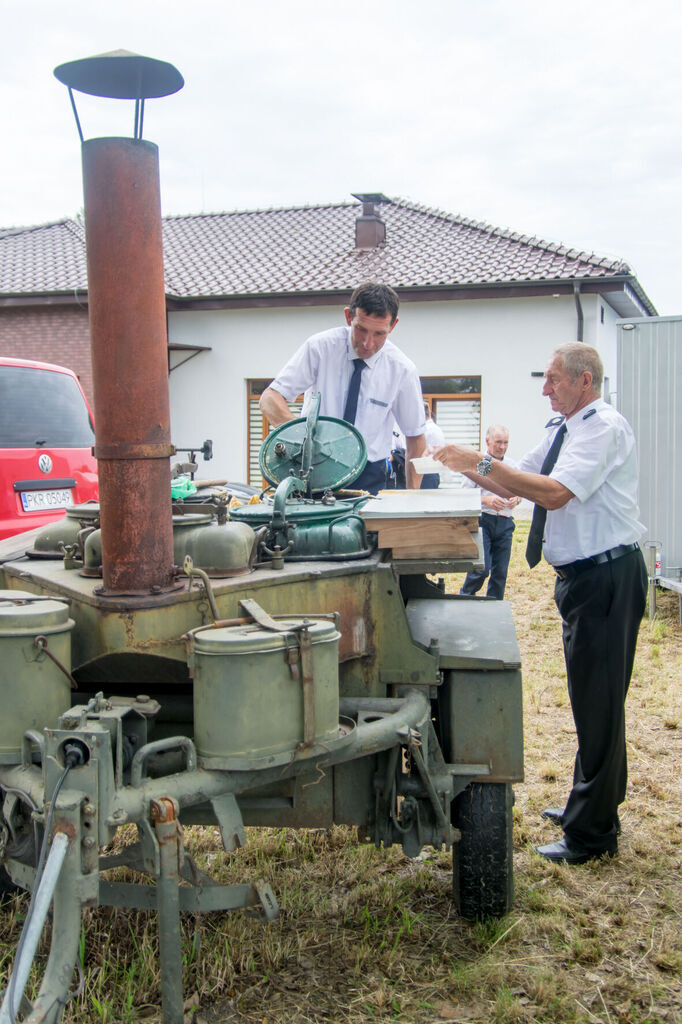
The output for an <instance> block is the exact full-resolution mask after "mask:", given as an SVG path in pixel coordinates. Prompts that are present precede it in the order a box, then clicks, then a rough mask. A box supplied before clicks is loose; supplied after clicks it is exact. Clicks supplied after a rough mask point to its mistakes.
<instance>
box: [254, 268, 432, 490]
mask: <svg viewBox="0 0 682 1024" xmlns="http://www.w3.org/2000/svg"><path fill="white" fill-rule="evenodd" d="M398 306H399V300H398V296H397V295H396V293H395V292H394V291H393V289H392V288H389V287H388V285H382V284H375V283H374V282H366V283H365V284H362V285H360V286H359V287H358V288H356V289H355V291H354V292H353V294H352V295H351V298H350V303H349V305H348V306H346V308H345V310H344V315H345V319H346V326H345V327H334V328H332V329H331V330H329V331H322V332H321V333H320V334H314V335H313V336H312V337H310V338H308V340H307V341H306V342H304V343H303V345H302V346H301V347H300V348H299V349H298V350H297V351H296V352H295V353H294V355H293V356H292V357H291V359H290V360H289V362H288V363H287V364H286V365H285V366H284V367H283V368H282V370H280V372H279V373H278V375H277V377H276V378H275V380H273V382H272V384H270V386H269V387H268V388H266V389H265V391H264V392H263V394H262V395H261V398H260V407H261V410H262V411H263V413H264V415H265V416H266V417H267V419H268V420H269V421H270V423H271V424H272V425H273V426H274V427H278V426H280V424H282V423H286V422H287V421H288V420H292V419H295V416H294V414H293V413H292V412H291V411H290V409H289V406H288V405H287V402H293V401H294V400H295V399H296V398H297V396H298V395H300V394H301V392H305V395H304V401H303V409H302V415H303V416H305V415H306V414H307V412H308V409H309V407H310V403H311V402H312V396H313V394H315V393H317V392H319V394H320V396H321V401H320V414H321V415H322V416H335V417H336V418H338V419H346V420H348V422H350V423H354V424H355V426H356V427H357V429H358V430H359V431H360V433H361V434H362V436H363V438H364V440H365V444H366V445H367V466H366V467H365V469H364V470H363V472H362V473H361V474H360V476H359V477H357V479H356V480H355V481H354V482H353V484H352V486H354V487H359V488H364V489H365V490H368V491H371V492H372V493H373V494H376V493H377V491H378V490H380V489H381V488H382V487H384V485H385V482H386V459H387V458H388V457H389V456H390V452H391V446H392V437H393V425H394V422H395V423H397V424H398V426H399V428H400V430H401V431H402V433H403V434H404V435H405V443H406V449H407V452H406V470H407V486H408V487H416V488H418V487H419V484H420V482H421V476H420V475H419V474H417V473H415V471H414V469H413V467H412V463H411V461H410V460H411V459H413V458H417V457H418V456H419V455H421V454H422V453H423V451H424V448H425V441H424V407H423V404H422V403H423V399H422V393H421V383H420V380H419V374H418V373H417V369H416V367H415V365H414V363H413V362H412V361H411V360H410V359H408V358H407V356H406V355H404V353H402V352H401V351H400V349H399V348H397V347H396V346H395V345H394V344H393V343H392V342H391V341H390V340H389V337H388V336H389V334H390V333H391V332H392V330H393V328H394V327H395V326H396V324H397V323H398Z"/></svg>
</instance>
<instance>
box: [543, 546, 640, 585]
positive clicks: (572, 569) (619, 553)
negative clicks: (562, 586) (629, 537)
mask: <svg viewBox="0 0 682 1024" xmlns="http://www.w3.org/2000/svg"><path fill="white" fill-rule="evenodd" d="M638 548H639V544H618V545H617V546H616V547H615V548H609V550H608V551H600V552H599V554H598V555H592V556H591V557H590V558H579V559H578V560H577V562H569V563H568V565H555V566H553V568H554V572H555V573H556V574H557V576H558V577H559V579H560V580H568V579H570V578H571V577H572V576H576V575H577V574H578V573H581V572H587V571H588V569H594V568H595V566H597V565H603V564H604V562H615V560H616V559H617V558H622V557H623V555H629V554H630V552H631V551H637V549H638Z"/></svg>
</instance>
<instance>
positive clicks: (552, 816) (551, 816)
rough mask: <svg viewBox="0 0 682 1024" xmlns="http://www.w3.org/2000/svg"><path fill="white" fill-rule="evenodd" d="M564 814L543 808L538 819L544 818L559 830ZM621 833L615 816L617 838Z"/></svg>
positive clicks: (555, 809)
mask: <svg viewBox="0 0 682 1024" xmlns="http://www.w3.org/2000/svg"><path fill="white" fill-rule="evenodd" d="M563 816H564V812H563V811H562V810H560V809H559V808H558V807H545V809H544V811H543V812H542V813H541V815H540V817H541V818H544V820H545V821H551V823H552V825H558V826H559V828H561V821H562V819H563ZM620 833H621V828H620V818H619V817H618V816H616V835H617V836H619V835H620Z"/></svg>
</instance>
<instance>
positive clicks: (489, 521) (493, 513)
mask: <svg viewBox="0 0 682 1024" xmlns="http://www.w3.org/2000/svg"><path fill="white" fill-rule="evenodd" d="M485 443H486V448H487V450H488V454H489V455H490V456H491V457H492V458H493V459H497V460H498V461H500V462H502V461H504V462H505V464H506V465H508V466H514V467H515V466H516V463H515V462H514V461H513V459H510V458H508V457H507V458H505V456H506V455H507V448H508V446H509V431H508V430H507V428H506V427H503V426H501V425H499V424H495V425H493V426H490V427H488V429H487V430H486V432H485ZM464 486H465V487H476V486H477V484H475V483H473V481H471V480H469V479H468V478H467V477H465V478H464ZM480 491H481V517H480V519H479V520H478V522H479V526H480V527H481V537H482V540H483V555H484V559H485V569H479V570H477V571H474V572H468V573H467V574H466V578H465V580H464V583H463V585H462V589H461V590H460V594H466V595H467V596H468V597H473V595H474V594H477V593H478V591H479V590H480V589H481V587H482V586H483V584H484V583H485V581H486V579H487V578H488V576H489V577H490V580H489V582H488V590H487V592H486V593H487V597H494V598H495V599H496V600H497V601H501V600H502V599H503V598H504V589H505V587H506V585H507V572H508V571H509V558H510V555H511V546H512V537H513V535H514V528H515V524H514V518H513V515H512V512H513V509H514V508H516V506H517V505H518V503H519V501H520V500H521V499H520V498H517V497H515V496H514V497H511V498H501V497H500V496H499V495H498V494H494V493H493V491H489V490H487V489H486V488H485V487H482V486H481V487H480Z"/></svg>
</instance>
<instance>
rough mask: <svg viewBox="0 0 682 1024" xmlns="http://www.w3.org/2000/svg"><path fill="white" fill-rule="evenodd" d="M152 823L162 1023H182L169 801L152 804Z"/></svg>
mask: <svg viewBox="0 0 682 1024" xmlns="http://www.w3.org/2000/svg"><path fill="white" fill-rule="evenodd" d="M151 811H152V821H153V822H154V828H155V830H156V838H157V840H158V843H159V855H160V871H159V877H158V879H157V885H156V888H157V900H158V903H157V907H158V914H159V957H160V960H161V1008H162V1012H163V1024H183V1019H184V1017H183V998H182V949H181V944H180V892H179V880H180V823H179V822H178V821H177V818H176V814H175V805H174V803H173V801H172V800H170V799H168V798H167V797H162V798H161V799H160V800H153V801H152V808H151Z"/></svg>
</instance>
